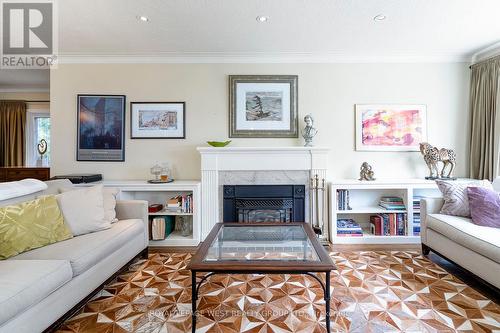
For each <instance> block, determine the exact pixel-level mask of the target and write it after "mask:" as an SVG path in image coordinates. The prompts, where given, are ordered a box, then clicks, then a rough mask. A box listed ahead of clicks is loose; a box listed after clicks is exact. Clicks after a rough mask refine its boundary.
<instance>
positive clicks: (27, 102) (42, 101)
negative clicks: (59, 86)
mask: <svg viewBox="0 0 500 333" xmlns="http://www.w3.org/2000/svg"><path fill="white" fill-rule="evenodd" d="M24 102H25V103H50V101H24Z"/></svg>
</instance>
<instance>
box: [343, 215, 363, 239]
mask: <svg viewBox="0 0 500 333" xmlns="http://www.w3.org/2000/svg"><path fill="white" fill-rule="evenodd" d="M345 235H359V236H362V235H363V229H362V228H361V227H360V226H359V224H357V223H356V221H354V220H353V219H338V220H337V236H345Z"/></svg>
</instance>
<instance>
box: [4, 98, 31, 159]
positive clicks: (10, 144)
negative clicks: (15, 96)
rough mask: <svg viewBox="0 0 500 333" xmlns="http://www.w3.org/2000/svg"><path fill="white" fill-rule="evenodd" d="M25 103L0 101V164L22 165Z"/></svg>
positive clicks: (23, 156)
mask: <svg viewBox="0 0 500 333" xmlns="http://www.w3.org/2000/svg"><path fill="white" fill-rule="evenodd" d="M25 128H26V103H25V102H19V101H0V166H24V158H25V144H24V138H25Z"/></svg>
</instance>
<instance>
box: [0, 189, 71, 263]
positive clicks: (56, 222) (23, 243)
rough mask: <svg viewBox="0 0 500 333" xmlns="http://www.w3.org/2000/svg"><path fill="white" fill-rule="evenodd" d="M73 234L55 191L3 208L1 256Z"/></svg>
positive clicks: (0, 209)
mask: <svg viewBox="0 0 500 333" xmlns="http://www.w3.org/2000/svg"><path fill="white" fill-rule="evenodd" d="M71 237H73V235H72V234H71V230H70V229H69V228H68V226H67V225H66V223H65V222H64V219H63V216H62V214H61V211H60V210H59V206H58V205H57V201H56V198H55V197H54V196H53V195H49V196H44V197H41V198H39V199H35V200H31V201H26V202H23V203H19V204H16V205H10V206H5V207H1V208H0V259H6V258H9V257H12V256H15V255H18V254H19V253H22V252H25V251H28V250H32V249H36V248H39V247H42V246H45V245H48V244H52V243H55V242H59V241H62V240H65V239H68V238H71Z"/></svg>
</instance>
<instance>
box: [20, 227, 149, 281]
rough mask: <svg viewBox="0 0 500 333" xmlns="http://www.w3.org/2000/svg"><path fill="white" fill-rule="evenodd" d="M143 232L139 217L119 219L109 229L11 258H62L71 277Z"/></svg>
mask: <svg viewBox="0 0 500 333" xmlns="http://www.w3.org/2000/svg"><path fill="white" fill-rule="evenodd" d="M143 233H144V223H143V222H142V220H139V219H131V220H122V221H118V222H116V223H114V224H113V225H112V226H111V228H109V229H106V230H102V231H98V232H94V233H90V234H85V235H81V236H77V237H73V238H72V239H69V240H67V241H63V242H59V243H55V244H52V245H49V246H45V247H42V248H39V249H36V250H33V251H29V252H25V253H22V254H20V255H18V256H15V257H12V258H11V259H14V260H33V259H62V260H69V262H70V263H71V268H72V270H73V276H77V275H80V274H81V273H83V272H85V271H86V270H87V269H89V268H90V267H92V266H94V265H95V264H96V263H97V262H99V261H100V260H102V259H103V258H105V257H106V256H108V255H109V254H110V253H113V252H114V251H116V250H118V249H119V248H121V247H122V246H123V245H125V244H126V243H127V242H128V241H129V240H131V239H133V238H134V237H135V236H137V235H142V234H143Z"/></svg>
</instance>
